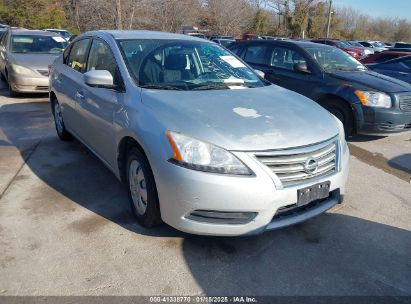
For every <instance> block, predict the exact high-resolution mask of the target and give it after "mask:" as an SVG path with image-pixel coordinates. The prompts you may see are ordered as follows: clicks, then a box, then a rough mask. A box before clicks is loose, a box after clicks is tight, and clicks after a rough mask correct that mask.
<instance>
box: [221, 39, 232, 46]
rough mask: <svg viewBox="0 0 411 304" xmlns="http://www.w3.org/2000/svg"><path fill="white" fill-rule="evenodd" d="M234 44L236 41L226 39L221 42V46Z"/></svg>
mask: <svg viewBox="0 0 411 304" xmlns="http://www.w3.org/2000/svg"><path fill="white" fill-rule="evenodd" d="M233 42H235V40H226V39H221V40H220V44H221V45H222V46H227V45H230V44H231V43H233Z"/></svg>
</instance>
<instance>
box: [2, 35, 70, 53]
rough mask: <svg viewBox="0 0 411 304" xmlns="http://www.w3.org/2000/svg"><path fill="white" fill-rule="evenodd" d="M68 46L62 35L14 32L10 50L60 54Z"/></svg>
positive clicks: (13, 51)
mask: <svg viewBox="0 0 411 304" xmlns="http://www.w3.org/2000/svg"><path fill="white" fill-rule="evenodd" d="M66 46H67V41H66V40H65V39H64V38H63V37H60V36H41V35H24V34H13V35H12V36H11V44H10V51H11V52H12V53H25V54H26V53H31V54H59V53H61V52H63V51H64V49H65V48H66Z"/></svg>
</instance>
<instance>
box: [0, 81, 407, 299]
mask: <svg viewBox="0 0 411 304" xmlns="http://www.w3.org/2000/svg"><path fill="white" fill-rule="evenodd" d="M351 152H352V156H351V169H350V177H349V181H348V193H347V195H346V200H345V202H344V204H342V205H339V206H337V207H336V208H334V209H333V210H331V211H330V212H328V213H326V214H324V215H321V216H319V217H317V218H314V219H312V220H310V221H308V222H306V223H303V224H300V225H297V226H294V227H290V228H286V229H283V230H278V231H271V232H268V233H265V234H263V235H259V236H256V237H248V238H218V237H200V236H192V235H187V234H184V233H181V232H178V231H176V230H174V229H172V228H170V227H168V226H166V225H163V226H161V227H158V228H155V229H152V230H146V229H143V228H142V227H140V226H139V225H138V224H136V223H135V221H134V219H133V217H132V216H131V212H130V208H129V205H128V204H129V203H128V199H127V195H126V191H125V188H124V186H123V185H121V184H120V182H119V181H117V180H116V178H115V177H114V176H113V175H112V174H111V173H110V172H109V171H108V170H107V169H106V168H105V167H104V166H103V165H102V164H101V163H100V162H99V161H98V160H97V159H96V158H95V157H94V156H93V155H91V153H90V152H88V151H87V149H86V148H85V147H84V146H82V145H81V144H80V143H78V142H76V141H72V142H61V141H59V139H58V138H57V136H56V134H55V131H54V126H53V123H52V117H51V114H50V109H49V104H48V102H47V97H44V96H35V95H34V96H24V97H22V98H16V99H11V98H9V97H8V95H7V90H5V88H4V84H2V85H1V87H0V248H1V254H0V295H201V294H204V295H221V294H224V295H227V294H228V295H411V257H410V253H411V183H410V182H411V134H408V135H401V136H394V137H388V138H372V139H370V138H362V137H355V138H353V139H352V140H351Z"/></svg>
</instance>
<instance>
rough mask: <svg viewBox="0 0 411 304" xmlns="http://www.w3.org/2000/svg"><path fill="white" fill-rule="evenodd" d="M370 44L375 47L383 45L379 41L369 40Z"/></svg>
mask: <svg viewBox="0 0 411 304" xmlns="http://www.w3.org/2000/svg"><path fill="white" fill-rule="evenodd" d="M371 44H372V45H373V46H375V47H385V45H384V44H382V43H381V42H371Z"/></svg>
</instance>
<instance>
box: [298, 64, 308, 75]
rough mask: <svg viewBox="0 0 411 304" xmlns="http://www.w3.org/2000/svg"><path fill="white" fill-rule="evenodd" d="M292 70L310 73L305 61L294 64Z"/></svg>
mask: <svg viewBox="0 0 411 304" xmlns="http://www.w3.org/2000/svg"><path fill="white" fill-rule="evenodd" d="M294 71H296V72H300V73H303V74H311V72H310V70H309V69H308V68H307V64H305V63H296V64H294Z"/></svg>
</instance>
